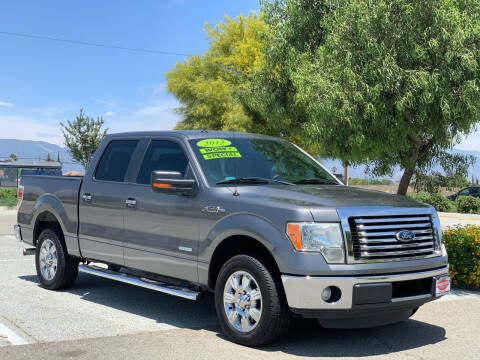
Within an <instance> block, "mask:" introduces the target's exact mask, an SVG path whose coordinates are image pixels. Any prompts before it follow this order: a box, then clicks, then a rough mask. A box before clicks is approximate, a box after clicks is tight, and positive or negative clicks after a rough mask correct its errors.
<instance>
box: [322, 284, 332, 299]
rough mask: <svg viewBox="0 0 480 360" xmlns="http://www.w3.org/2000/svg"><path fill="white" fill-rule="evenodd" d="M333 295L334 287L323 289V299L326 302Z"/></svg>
mask: <svg viewBox="0 0 480 360" xmlns="http://www.w3.org/2000/svg"><path fill="white" fill-rule="evenodd" d="M331 297H332V289H330V287H326V288H325V289H323V291H322V300H323V301H325V302H328V301H329V300H330V298H331Z"/></svg>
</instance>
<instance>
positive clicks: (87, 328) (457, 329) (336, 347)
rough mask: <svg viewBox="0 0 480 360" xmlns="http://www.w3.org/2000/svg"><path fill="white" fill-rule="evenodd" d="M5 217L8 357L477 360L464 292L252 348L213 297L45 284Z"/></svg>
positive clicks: (479, 349) (1, 323)
mask: <svg viewBox="0 0 480 360" xmlns="http://www.w3.org/2000/svg"><path fill="white" fill-rule="evenodd" d="M14 219H15V214H14V213H13V212H12V213H11V214H7V213H5V212H3V213H2V214H0V274H1V275H0V279H1V285H0V359H2V360H6V359H16V360H18V359H41V358H49V359H50V358H58V359H167V358H169V359H192V358H200V359H209V358H215V359H237V358H239V359H240V358H252V357H256V358H260V359H270V358H272V359H291V358H313V357H315V358H357V357H369V358H370V357H371V358H375V359H383V358H388V359H412V358H413V359H415V358H419V359H446V358H450V359H458V358H463V359H478V358H480V341H478V339H480V293H475V292H462V291H456V292H455V293H454V294H452V295H448V296H446V297H444V298H442V299H441V300H439V301H437V302H434V303H430V304H427V305H425V306H424V307H422V308H421V309H420V310H419V311H418V312H417V314H415V315H414V317H413V318H412V319H411V320H409V321H407V322H404V323H400V324H395V325H390V326H385V327H380V328H374V329H367V330H330V329H322V328H320V327H319V326H318V325H317V323H316V322H315V321H307V320H298V321H295V323H294V324H293V326H292V328H291V330H290V331H289V332H288V334H287V335H286V336H285V337H284V338H283V339H282V340H281V341H279V342H278V343H277V344H274V345H270V346H267V347H263V348H259V349H250V348H246V347H242V346H239V345H235V344H232V343H231V342H229V341H228V340H226V339H225V338H224V337H223V335H222V334H221V333H220V332H219V328H218V326H217V323H216V319H215V313H214V307H213V299H212V298H211V297H207V298H204V299H202V300H200V301H197V302H192V301H189V300H184V299H180V298H176V297H172V296H168V295H163V294H159V293H157V292H154V291H150V290H147V289H142V288H137V287H133V286H130V285H126V284H122V283H117V282H114V281H110V280H107V279H101V278H97V277H94V276H91V275H86V274H80V275H79V279H78V281H77V283H76V286H75V287H74V288H72V289H69V290H65V291H59V292H52V291H48V290H45V289H43V288H41V287H40V286H39V285H38V282H37V279H36V275H35V265H34V259H33V257H32V256H28V257H24V256H22V255H21V250H22V248H23V245H22V244H21V243H18V242H16V241H15V240H14V238H13V236H12V234H11V224H13V222H14Z"/></svg>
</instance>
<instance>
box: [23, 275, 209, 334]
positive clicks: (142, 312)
mask: <svg viewBox="0 0 480 360" xmlns="http://www.w3.org/2000/svg"><path fill="white" fill-rule="evenodd" d="M19 278H20V279H22V280H25V281H30V282H34V283H36V284H38V286H40V284H39V282H38V279H37V276H36V275H26V276H20V277H19ZM42 289H43V288H42ZM43 290H44V291H50V290H45V289H43ZM60 292H66V293H70V294H75V295H78V296H79V297H80V298H81V299H82V300H86V301H89V302H93V303H96V304H99V305H103V306H106V307H110V308H113V309H117V310H120V311H124V312H127V313H131V314H135V315H138V316H142V317H146V318H149V319H152V320H155V321H156V322H157V323H162V324H166V325H171V326H174V327H178V328H188V329H211V328H215V329H216V328H217V321H216V315H215V307H214V303H213V297H212V296H206V297H205V298H202V299H199V300H197V301H192V300H187V299H182V298H179V297H176V296H171V295H166V294H162V293H159V292H156V291H152V290H148V289H144V288H141V287H137V286H133V285H128V284H124V283H121V282H117V281H113V280H109V279H104V278H101V277H97V276H94V275H89V274H83V273H79V274H78V279H77V282H76V283H75V285H74V287H72V288H70V289H66V290H60Z"/></svg>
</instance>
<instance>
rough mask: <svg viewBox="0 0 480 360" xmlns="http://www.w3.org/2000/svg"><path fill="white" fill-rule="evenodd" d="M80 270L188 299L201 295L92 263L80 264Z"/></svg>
mask: <svg viewBox="0 0 480 360" xmlns="http://www.w3.org/2000/svg"><path fill="white" fill-rule="evenodd" d="M78 271H80V272H83V273H86V274H91V275H96V276H100V277H104V278H106V279H110V280H116V281H120V282H123V283H126V284H130V285H135V286H140V287H143V288H147V289H150V290H155V291H158V292H162V293H164V294H169V295H174V296H178V297H181V298H184V299H188V300H197V299H198V297H199V296H200V293H199V292H196V291H193V290H190V289H184V288H180V287H177V286H172V285H168V284H165V283H162V282H158V281H155V280H150V279H145V278H140V277H136V276H133V275H129V274H124V273H119V272H115V271H110V270H107V269H104V268H101V267H99V266H95V265H91V264H90V265H80V266H79V267H78Z"/></svg>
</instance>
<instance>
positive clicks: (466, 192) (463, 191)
mask: <svg viewBox="0 0 480 360" xmlns="http://www.w3.org/2000/svg"><path fill="white" fill-rule="evenodd" d="M469 194H470V188H467V189H463V190H462V191H460V192H459V193H458V195H469Z"/></svg>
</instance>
